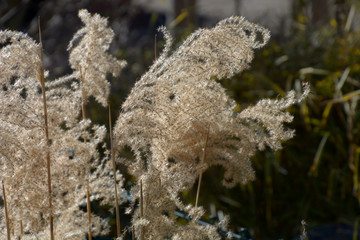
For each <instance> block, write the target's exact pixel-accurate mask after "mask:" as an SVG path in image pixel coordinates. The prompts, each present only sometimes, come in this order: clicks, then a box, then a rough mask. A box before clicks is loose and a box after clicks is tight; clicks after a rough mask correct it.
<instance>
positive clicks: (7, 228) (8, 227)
mask: <svg viewBox="0 0 360 240" xmlns="http://www.w3.org/2000/svg"><path fill="white" fill-rule="evenodd" d="M2 189H3V196H4V208H5V220H6V233H7V239H8V240H11V238H10V224H9V214H8V208H7V202H6V193H5V186H4V181H3V182H2Z"/></svg>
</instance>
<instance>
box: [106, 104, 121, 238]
mask: <svg viewBox="0 0 360 240" xmlns="http://www.w3.org/2000/svg"><path fill="white" fill-rule="evenodd" d="M109 129H110V151H111V161H112V165H113V174H114V190H115V211H116V233H117V237H120V233H121V232H120V216H119V200H118V195H117V184H116V183H117V180H116V164H115V154H114V146H113V133H112V122H111V107H110V104H109Z"/></svg>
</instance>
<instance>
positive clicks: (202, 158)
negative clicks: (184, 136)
mask: <svg viewBox="0 0 360 240" xmlns="http://www.w3.org/2000/svg"><path fill="white" fill-rule="evenodd" d="M209 131H210V129H209V128H208V130H207V133H206V140H205V146H204V151H203V155H202V157H201V163H203V162H205V159H206V148H207V144H208V140H209ZM201 180H202V172H201V173H200V175H199V182H198V186H197V191H196V200H195V207H197V206H198V203H199V195H200V186H201Z"/></svg>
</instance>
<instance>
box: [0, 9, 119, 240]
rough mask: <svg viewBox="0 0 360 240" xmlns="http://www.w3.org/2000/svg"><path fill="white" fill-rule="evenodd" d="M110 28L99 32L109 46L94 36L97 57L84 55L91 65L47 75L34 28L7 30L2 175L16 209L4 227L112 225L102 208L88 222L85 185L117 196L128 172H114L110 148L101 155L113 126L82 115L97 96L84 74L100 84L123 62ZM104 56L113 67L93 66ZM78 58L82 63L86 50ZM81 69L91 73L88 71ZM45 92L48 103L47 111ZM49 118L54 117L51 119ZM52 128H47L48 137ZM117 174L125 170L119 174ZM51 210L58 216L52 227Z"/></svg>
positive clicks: (40, 233) (61, 234)
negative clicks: (112, 50)
mask: <svg viewBox="0 0 360 240" xmlns="http://www.w3.org/2000/svg"><path fill="white" fill-rule="evenodd" d="M81 12H82V13H86V11H84V10H83V11H81ZM96 19H99V21H100V24H99V21H97V20H96ZM95 20H96V21H95ZM95 20H92V24H93V25H94V26H97V27H98V28H100V29H101V24H102V23H103V21H102V18H100V17H99V16H98V15H96V17H95ZM96 23H98V24H97V25H96ZM105 30H106V29H105ZM91 31H92V30H91ZM106 31H107V32H108V33H109V32H112V31H111V30H106ZM83 32H84V34H85V32H86V31H83ZM92 32H94V31H92ZM85 36H87V35H86V34H85ZM109 36H110V37H111V38H112V35H111V34H110V35H109V34H106V35H104V37H105V40H104V41H102V40H101V38H98V40H97V41H98V43H99V44H100V45H101V44H102V45H103V46H102V47H98V46H96V44H95V43H91V47H89V48H90V49H91V50H95V51H100V52H97V53H96V54H92V55H91V54H90V55H91V56H92V57H94V58H91V56H90V57H89V56H88V55H86V54H85V55H82V56H81V57H83V58H84V59H86V62H87V63H88V65H86V64H84V65H81V66H82V67H83V70H79V71H75V72H74V73H73V74H71V75H69V76H65V77H61V78H59V79H56V80H54V81H49V82H45V81H44V80H45V79H44V70H43V65H42V51H41V45H40V46H39V44H36V43H35V41H33V40H32V39H31V38H30V37H28V36H27V35H26V34H23V33H19V32H13V31H0V44H1V45H0V46H1V48H0V72H1V75H0V85H1V86H2V88H1V89H0V178H1V180H2V181H3V183H4V189H5V190H6V191H4V192H6V199H7V210H8V211H7V212H8V214H7V215H8V216H9V217H7V218H4V217H2V218H1V227H2V229H5V227H4V226H7V232H10V233H11V236H12V237H15V238H18V237H21V239H50V238H51V239H81V238H84V237H85V234H86V233H87V232H88V230H89V232H91V233H92V234H93V235H101V234H106V233H108V231H109V226H108V223H107V221H105V220H104V219H102V218H100V217H99V216H96V215H94V214H92V216H91V225H89V226H90V229H88V227H87V225H88V223H87V222H88V217H87V216H88V214H87V213H86V212H84V211H83V210H81V207H82V205H84V203H86V201H85V194H84V193H85V190H86V189H87V188H88V186H90V188H91V189H92V193H91V195H90V196H89V199H90V200H98V201H99V202H100V203H103V204H110V203H113V202H114V194H113V188H114V185H115V184H116V185H118V186H117V187H118V189H120V193H121V187H122V176H121V175H120V174H119V172H117V173H114V172H113V169H112V167H111V163H110V160H109V156H108V155H109V154H107V155H106V156H105V158H100V154H99V148H100V147H99V146H101V145H103V144H104V138H105V135H106V128H105V127H104V126H98V125H94V124H92V123H91V121H90V120H88V119H83V120H79V118H80V113H81V109H82V103H84V96H86V97H89V96H90V95H89V94H88V93H87V90H85V91H84V90H83V89H84V87H83V86H84V82H85V81H86V82H88V83H87V84H88V85H89V86H88V87H90V88H96V84H95V85H94V83H96V81H97V82H101V81H106V79H105V74H106V72H107V71H112V72H113V73H117V72H118V71H119V70H120V69H119V67H120V65H121V64H120V63H121V62H119V61H117V60H115V59H113V58H112V57H110V55H106V54H105V53H103V52H104V51H105V50H106V49H107V47H108V46H106V44H107V43H108V41H109V39H108V37H109ZM90 41H91V38H86V41H85V42H83V41H80V45H79V46H80V47H83V46H84V45H86V43H87V42H90ZM110 42H111V39H110ZM85 48H86V47H85ZM74 49H77V48H76V47H75V48H74ZM102 50H103V51H102ZM73 51H74V50H73ZM101 51H102V52H101ZM84 52H85V53H86V51H85V50H84ZM98 59H103V60H104V65H105V67H96V69H95V70H94V69H91V68H92V67H95V65H94V64H93V62H96V63H97V60H98ZM105 60H107V62H106V61H105ZM77 61H79V62H80V63H81V59H80V58H78V59H77ZM110 61H113V64H111V62H110ZM112 66H113V67H112ZM81 71H82V72H83V73H84V74H85V75H84V76H82V77H80V75H79V72H81ZM93 72H96V74H93ZM45 74H46V72H45ZM45 76H46V75H45ZM99 78H100V79H99ZM79 80H80V81H79ZM107 85H108V84H107ZM85 89H86V88H85ZM99 89H102V91H103V93H102V94H103V95H102V96H100V95H101V92H96V91H95V92H96V94H98V95H99V96H98V97H99V98H102V97H104V96H106V89H105V88H104V87H98V88H97V90H99ZM84 92H85V93H86V94H84ZM44 99H45V100H46V105H47V107H46V111H43V109H44V108H43V106H44ZM44 118H45V119H47V124H46V125H45V126H44ZM44 129H47V132H46V135H47V136H48V137H46V138H45V134H44ZM84 139H86V141H84ZM104 148H106V147H104ZM104 151H105V152H106V151H107V150H106V149H105V150H104ZM47 160H48V161H47ZM47 162H48V163H49V164H47ZM49 166H51V174H49V178H48V177H47V172H48V173H50V171H47V169H48V170H49ZM114 174H117V175H118V181H116V182H114V180H113V175H114ZM49 180H51V182H52V184H50V187H49V185H47V183H48V181H49ZM49 189H50V193H51V194H50V195H51V197H52V198H51V200H50V201H51V205H50V207H49V204H48V203H49V198H48V194H47V193H48V192H49ZM84 201H85V202H84ZM110 201H111V202H110ZM49 216H52V217H53V219H54V223H53V227H51V231H50V232H49V230H48V225H49V222H50V223H51V220H50V217H49ZM9 238H10V236H9ZM9 238H8V239H9Z"/></svg>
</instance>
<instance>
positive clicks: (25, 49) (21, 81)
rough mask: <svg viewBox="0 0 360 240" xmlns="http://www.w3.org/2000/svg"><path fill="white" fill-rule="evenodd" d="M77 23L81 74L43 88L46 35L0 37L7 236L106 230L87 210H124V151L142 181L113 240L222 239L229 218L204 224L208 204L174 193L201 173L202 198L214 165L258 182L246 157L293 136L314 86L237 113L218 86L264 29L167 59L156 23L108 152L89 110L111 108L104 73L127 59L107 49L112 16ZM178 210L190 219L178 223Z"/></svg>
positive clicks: (244, 61) (75, 60) (229, 182)
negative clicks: (155, 44) (155, 45)
mask: <svg viewBox="0 0 360 240" xmlns="http://www.w3.org/2000/svg"><path fill="white" fill-rule="evenodd" d="M79 17H80V18H81V20H82V21H83V22H84V24H85V26H84V27H83V28H81V29H80V30H79V31H78V32H77V33H76V34H75V36H74V38H73V40H71V42H70V44H69V48H68V50H69V51H70V58H69V59H70V65H71V67H72V69H73V70H74V71H73V73H72V74H70V75H68V76H64V77H61V78H59V79H56V80H53V81H47V82H45V77H46V71H44V67H43V61H42V44H41V40H40V44H37V43H35V42H34V41H33V40H32V39H31V38H29V37H28V36H27V35H25V34H22V33H18V32H12V31H1V32H0V44H1V49H0V71H1V76H0V84H1V85H2V89H1V90H0V103H1V104H0V109H1V112H0V143H1V145H0V177H1V180H2V182H3V193H2V195H3V199H4V200H5V199H6V201H4V202H6V203H5V204H4V211H3V212H4V214H3V215H2V216H3V217H2V218H1V227H2V229H4V231H3V232H5V231H6V232H7V234H8V239H10V237H15V238H18V237H19V238H21V239H49V238H50V239H84V238H85V237H86V235H87V236H88V239H91V238H92V236H93V235H103V234H106V233H107V232H108V229H109V226H108V223H107V222H106V221H105V220H104V219H102V218H100V217H98V216H96V215H95V214H91V208H90V206H91V204H90V203H91V201H92V200H98V201H100V202H102V203H104V204H109V205H113V206H114V205H115V206H117V205H118V204H119V203H120V202H118V197H117V196H118V195H120V194H121V193H122V192H123V191H124V189H123V188H122V177H121V174H120V173H119V172H117V171H116V166H115V161H111V158H115V152H118V153H119V152H121V150H122V149H123V148H125V147H129V148H130V149H131V150H132V152H133V154H134V156H135V157H134V159H123V158H121V157H119V156H120V155H117V156H118V158H115V160H116V161H117V162H119V163H122V164H124V165H125V166H126V167H127V168H128V171H129V173H130V174H131V175H132V176H133V177H134V179H135V184H134V186H133V187H132V188H131V191H130V193H131V196H132V200H131V201H132V203H133V204H130V207H129V208H128V209H127V213H128V214H132V222H131V226H130V227H128V228H126V229H124V230H123V232H122V235H121V233H120V225H119V223H117V224H118V225H117V227H118V237H119V238H121V237H124V236H125V235H126V234H127V232H130V231H131V232H132V233H133V235H134V236H135V237H136V238H137V239H141V240H142V239H162V238H171V239H194V238H196V239H220V235H219V233H218V231H217V230H218V228H222V227H224V226H225V225H226V224H227V221H228V218H225V219H224V220H223V221H221V222H219V223H218V224H217V225H214V226H202V225H199V224H198V223H197V222H196V220H198V219H200V218H201V217H202V216H203V214H204V209H203V208H202V207H198V201H197V200H196V203H195V205H193V204H189V203H184V202H182V200H181V199H180V197H179V195H180V194H181V192H183V191H184V190H188V189H190V188H192V187H193V185H194V183H195V182H196V179H198V178H199V185H198V194H199V190H200V183H201V176H202V173H203V172H204V171H206V169H208V168H209V167H211V166H213V165H221V166H222V167H224V168H225V170H226V171H225V176H224V180H223V185H224V186H226V187H233V186H235V185H236V184H238V183H246V182H247V181H249V180H252V179H254V171H253V169H252V167H251V162H250V157H251V156H253V155H254V153H255V151H256V150H257V149H259V150H263V149H264V147H265V146H269V147H270V148H272V149H274V150H277V149H280V148H281V142H282V141H284V140H288V139H289V138H291V137H292V136H293V131H292V130H288V129H285V127H284V123H288V122H291V120H292V116H291V115H290V114H289V113H287V112H285V110H286V108H287V107H289V106H290V105H293V104H295V103H297V102H298V101H301V100H302V99H303V98H304V97H305V96H306V95H307V94H308V92H309V88H308V86H307V85H304V86H305V90H304V93H303V94H302V96H301V97H299V98H296V96H295V92H294V91H291V92H289V94H288V95H287V97H286V98H284V99H280V100H261V101H260V102H259V103H258V104H256V105H255V106H253V107H249V108H247V109H245V110H243V111H241V112H240V113H235V112H234V108H235V102H234V100H232V99H231V98H230V97H229V96H228V95H227V94H226V92H225V89H224V88H223V87H222V86H221V85H220V83H218V82H217V81H216V79H222V78H224V77H231V76H233V75H234V74H236V73H239V72H241V71H243V70H244V69H247V68H248V67H249V64H250V62H251V61H252V59H253V55H254V49H257V48H260V47H262V46H264V45H265V44H266V43H267V42H268V40H269V38H270V33H269V31H268V30H267V29H264V28H262V27H260V26H257V25H255V24H252V23H249V22H247V21H246V20H245V19H244V18H239V17H231V18H228V19H225V20H223V21H221V22H220V23H218V24H217V25H216V26H215V27H214V28H212V29H200V30H198V31H196V32H195V33H193V34H192V35H191V36H190V37H188V38H187V39H186V40H185V42H184V43H183V44H182V45H181V46H180V47H179V48H178V49H177V50H174V51H173V52H172V50H171V43H172V38H171V35H170V34H169V33H168V31H167V30H166V29H165V28H161V29H160V30H161V31H162V32H163V33H164V35H165V38H166V41H167V42H166V46H165V49H164V51H163V53H162V55H161V56H160V57H159V58H158V59H157V60H156V61H155V63H154V64H153V66H152V67H151V68H150V70H149V71H148V72H147V73H146V74H145V75H144V76H143V77H142V78H141V79H140V81H138V82H137V83H136V85H135V87H134V88H133V90H132V92H131V93H130V95H129V96H128V98H127V100H126V101H125V103H124V104H123V106H122V111H121V113H120V115H119V118H118V120H117V123H116V126H115V128H114V140H115V142H114V144H111V145H114V149H110V150H108V149H107V146H106V144H105V141H104V139H105V135H106V128H105V126H98V125H96V124H94V123H92V122H91V120H90V119H88V118H87V115H86V103H87V100H88V98H89V97H90V96H93V97H94V98H95V99H96V100H97V101H98V102H99V103H100V104H102V105H103V106H106V105H107V101H108V100H107V99H108V96H109V92H110V90H109V88H110V84H109V82H108V81H107V80H106V75H107V74H108V73H111V74H112V75H113V76H118V74H119V73H120V71H121V69H122V68H123V67H124V66H125V62H124V61H119V60H117V59H116V58H114V57H112V56H111V55H109V54H108V53H107V50H108V49H109V46H110V43H111V41H112V38H113V36H114V33H113V31H112V30H111V29H110V28H108V27H107V20H106V19H105V18H102V17H100V16H99V15H97V14H95V15H91V14H90V13H88V12H87V11H86V10H81V11H80V12H79ZM110 129H111V125H110ZM110 135H112V134H110ZM111 138H112V136H111ZM116 176H117V177H116ZM114 189H115V190H114ZM116 189H117V190H116ZM114 202H115V203H114ZM83 205H86V206H87V208H86V209H87V212H85V211H83V210H82V208H81V207H82V206H83ZM135 206H136V207H135ZM176 209H179V210H182V211H184V212H185V213H186V214H187V215H188V216H190V217H191V221H189V222H188V223H187V224H186V225H177V224H176V221H177V217H176V216H175V214H174V211H175V210H176ZM3 212H2V213H3ZM116 212H117V213H118V210H116ZM2 213H1V214H2ZM48 226H50V229H49V227H48ZM5 229H6V230H5Z"/></svg>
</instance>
